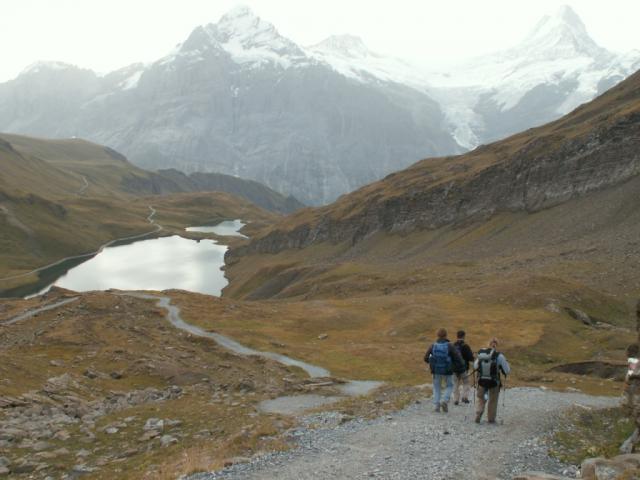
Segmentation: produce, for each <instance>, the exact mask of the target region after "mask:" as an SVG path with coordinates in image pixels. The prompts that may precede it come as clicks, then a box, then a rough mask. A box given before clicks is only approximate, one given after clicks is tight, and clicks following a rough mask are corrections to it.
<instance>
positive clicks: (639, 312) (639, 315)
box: [636, 300, 640, 343]
mask: <svg viewBox="0 0 640 480" xmlns="http://www.w3.org/2000/svg"><path fill="white" fill-rule="evenodd" d="M636 332H637V333H638V343H640V300H638V303H637V304H636Z"/></svg>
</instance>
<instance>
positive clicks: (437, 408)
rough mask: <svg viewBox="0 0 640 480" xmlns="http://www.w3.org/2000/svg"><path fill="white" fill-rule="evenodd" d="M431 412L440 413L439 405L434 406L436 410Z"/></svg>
mask: <svg viewBox="0 0 640 480" xmlns="http://www.w3.org/2000/svg"><path fill="white" fill-rule="evenodd" d="M433 411H434V412H436V413H438V412H440V405H439V404H438V405H436V408H434V409H433Z"/></svg>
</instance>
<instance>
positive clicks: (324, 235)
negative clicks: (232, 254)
mask: <svg viewBox="0 0 640 480" xmlns="http://www.w3.org/2000/svg"><path fill="white" fill-rule="evenodd" d="M638 174H640V73H636V74H634V75H633V76H632V77H630V78H629V79H628V80H626V81H625V82H623V83H622V84H620V85H619V86H618V87H616V88H614V89H613V90H611V91H609V92H608V93H606V94H605V95H603V96H602V97H599V98H598V99H596V100H594V101H592V102H591V103H589V104H587V105H585V106H583V107H581V108H579V109H577V110H575V111H574V112H572V113H571V114H570V115H567V116H566V117H563V118H562V119H560V120H558V121H556V122H553V123H551V124H548V125H546V126H543V127H540V128H537V129H532V130H528V131H526V132H524V133H522V134H519V135H516V136H514V137H510V138H508V139H506V140H504V141H501V142H496V143H494V144H491V145H488V146H482V147H479V148H477V149H475V150H474V151H472V152H470V153H468V154H465V155H462V156H458V157H447V158H437V159H428V160H423V161H422V162H419V163H417V164H416V165H414V166H412V167H411V168H409V169H407V170H404V171H401V172H398V173H395V174H392V175H390V176H388V177H387V178H385V179H384V180H382V181H380V182H376V183H374V184H371V185H369V186H366V187H364V188H362V189H360V190H358V191H356V192H354V193H352V194H350V195H346V196H344V197H342V198H341V199H340V200H338V201H337V202H336V203H334V204H332V205H329V206H327V207H324V208H321V209H313V210H304V211H302V212H300V213H299V214H297V215H293V216H292V217H289V218H287V219H285V220H284V221H283V222H281V223H280V224H279V225H277V226H276V227H274V228H273V229H272V230H270V231H269V232H266V233H265V234H264V235H263V236H262V237H260V238H256V239H255V240H254V241H253V242H252V243H251V244H250V245H249V246H248V247H246V250H244V251H245V252H246V251H257V252H270V253H273V252H278V251H281V250H285V249H288V248H302V247H305V246H307V245H310V244H312V243H317V242H323V241H328V242H332V243H339V242H345V241H346V242H351V243H352V244H353V243H356V242H358V241H359V240H361V239H362V238H364V237H366V236H368V235H370V234H372V233H375V232H378V231H386V232H392V233H399V234H404V233H408V232H411V231H415V230H421V229H435V228H438V227H442V226H445V225H457V224H462V223H464V222H469V221H474V220H481V219H486V218H489V217H491V216H492V215H493V214H495V213H496V212H501V211H524V212H536V211H539V210H542V209H545V208H548V207H551V206H554V205H557V204H560V203H563V202H566V201H569V200H571V199H573V198H576V197H580V196H585V195H588V194H589V193H590V192H592V191H595V190H601V189H606V188H609V187H613V186H615V185H617V184H620V183H622V182H625V181H626V180H628V179H630V178H632V177H634V176H636V175H638ZM242 252H243V250H239V251H237V252H236V254H242Z"/></svg>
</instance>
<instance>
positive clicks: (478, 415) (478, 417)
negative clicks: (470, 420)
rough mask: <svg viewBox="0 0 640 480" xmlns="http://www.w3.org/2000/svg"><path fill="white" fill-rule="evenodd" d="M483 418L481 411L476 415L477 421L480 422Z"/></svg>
mask: <svg viewBox="0 0 640 480" xmlns="http://www.w3.org/2000/svg"><path fill="white" fill-rule="evenodd" d="M481 418H482V414H481V413H479V414H477V415H476V423H480V419H481Z"/></svg>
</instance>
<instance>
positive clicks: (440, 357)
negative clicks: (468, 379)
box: [429, 342, 451, 375]
mask: <svg viewBox="0 0 640 480" xmlns="http://www.w3.org/2000/svg"><path fill="white" fill-rule="evenodd" d="M429 365H430V366H431V370H432V371H433V373H435V374H437V375H451V356H450V355H449V342H436V343H434V344H433V346H432V347H431V357H429Z"/></svg>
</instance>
